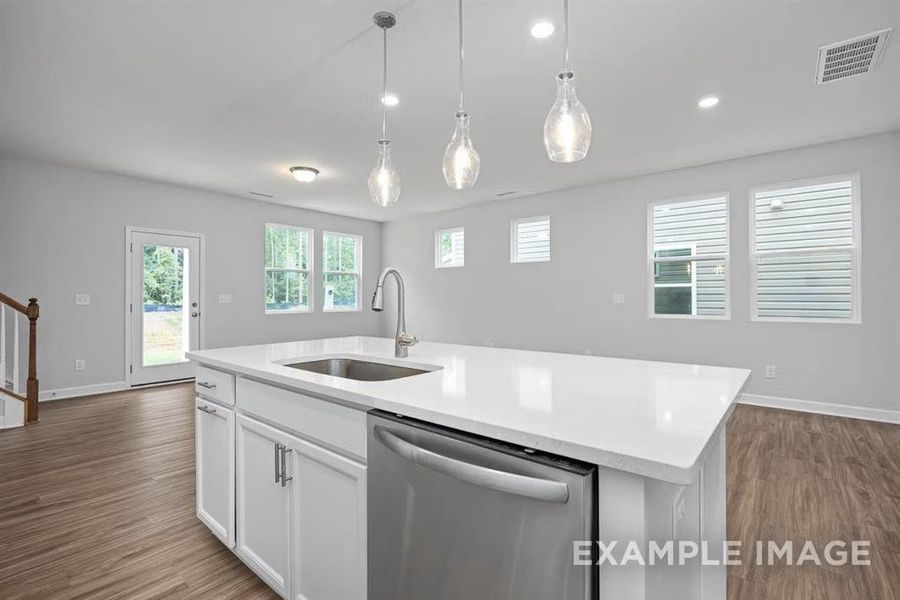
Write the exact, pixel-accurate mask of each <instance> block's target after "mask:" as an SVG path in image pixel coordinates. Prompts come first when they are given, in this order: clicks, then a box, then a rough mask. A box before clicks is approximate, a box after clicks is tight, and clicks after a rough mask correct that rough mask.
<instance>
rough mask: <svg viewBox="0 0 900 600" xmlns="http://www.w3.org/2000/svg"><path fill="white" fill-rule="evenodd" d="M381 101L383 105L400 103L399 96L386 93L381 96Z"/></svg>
mask: <svg viewBox="0 0 900 600" xmlns="http://www.w3.org/2000/svg"><path fill="white" fill-rule="evenodd" d="M381 103H382V104H384V105H385V106H397V105H398V104H400V98H398V97H397V96H396V95H395V94H391V93H387V94H385V95H384V96H382V97H381Z"/></svg>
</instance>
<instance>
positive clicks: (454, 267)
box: [434, 265, 466, 269]
mask: <svg viewBox="0 0 900 600" xmlns="http://www.w3.org/2000/svg"><path fill="white" fill-rule="evenodd" d="M465 266H466V265H434V268H435V269H461V268H463V267H465Z"/></svg>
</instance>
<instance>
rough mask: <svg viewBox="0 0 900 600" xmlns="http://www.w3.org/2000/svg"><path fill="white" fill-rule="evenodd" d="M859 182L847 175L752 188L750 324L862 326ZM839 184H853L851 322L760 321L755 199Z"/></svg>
mask: <svg viewBox="0 0 900 600" xmlns="http://www.w3.org/2000/svg"><path fill="white" fill-rule="evenodd" d="M859 180H860V174H859V173H849V174H848V173H844V174H841V175H827V176H823V177H812V178H807V179H795V180H790V181H782V182H779V183H767V184H764V185H755V186H752V187H751V188H750V194H749V196H748V202H747V204H748V214H749V218H748V222H749V229H750V235H749V240H750V245H749V247H748V256H749V259H750V321H752V322H760V323H819V324H824V323H830V324H835V325H859V324H861V323H862V246H861V241H862V240H861V235H860V229H861V227H862V221H861V220H860V189H859V187H860V184H859ZM840 181H849V182H850V202H851V208H850V214H851V215H852V216H853V246H852V248H850V261H851V265H852V266H851V285H850V304H851V307H852V316H851V317H850V318H849V319H829V318H825V317H813V318H809V319H801V318H798V317H760V316H759V315H758V307H757V305H756V295H757V290H758V287H759V286H758V282H757V275H758V265H757V260H756V258H757V252H756V195H757V194H758V193H761V192H771V191H772V190H781V189H789V188H798V187H807V186H813V185H824V184H828V183H835V182H840ZM815 252H816V251H812V252H810V251H805V252H798V255H801V256H802V255H805V254H806V253H815Z"/></svg>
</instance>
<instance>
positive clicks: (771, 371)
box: [766, 365, 775, 379]
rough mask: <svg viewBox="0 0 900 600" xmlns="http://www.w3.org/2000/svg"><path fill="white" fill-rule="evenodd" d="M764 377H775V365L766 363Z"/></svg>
mask: <svg viewBox="0 0 900 600" xmlns="http://www.w3.org/2000/svg"><path fill="white" fill-rule="evenodd" d="M766 379H775V365H766Z"/></svg>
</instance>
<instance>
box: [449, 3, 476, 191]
mask: <svg viewBox="0 0 900 600" xmlns="http://www.w3.org/2000/svg"><path fill="white" fill-rule="evenodd" d="M458 4H459V108H457V110H456V127H455V128H454V129H453V136H452V137H451V138H450V143H449V144H447V149H446V150H445V151H444V161H443V164H442V168H443V171H444V180H445V181H446V182H447V185H448V186H450V187H451V188H452V189H454V190H462V189H466V188H470V187H472V186H473V185H475V182H476V181H477V180H478V171H479V169H480V167H481V158H480V157H479V156H478V150H476V149H475V144H473V143H472V138H471V136H470V135H469V113H467V112H466V110H465V109H464V108H463V14H462V0H459V2H458Z"/></svg>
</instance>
